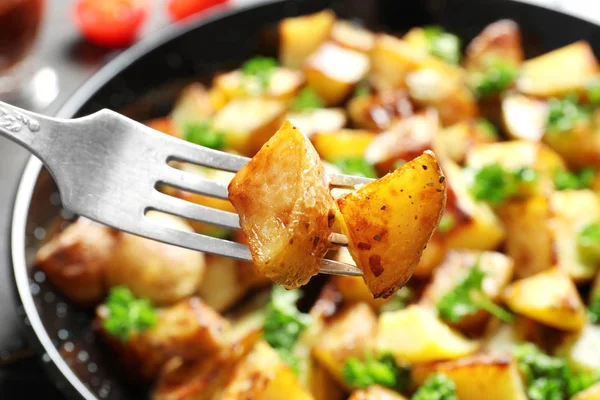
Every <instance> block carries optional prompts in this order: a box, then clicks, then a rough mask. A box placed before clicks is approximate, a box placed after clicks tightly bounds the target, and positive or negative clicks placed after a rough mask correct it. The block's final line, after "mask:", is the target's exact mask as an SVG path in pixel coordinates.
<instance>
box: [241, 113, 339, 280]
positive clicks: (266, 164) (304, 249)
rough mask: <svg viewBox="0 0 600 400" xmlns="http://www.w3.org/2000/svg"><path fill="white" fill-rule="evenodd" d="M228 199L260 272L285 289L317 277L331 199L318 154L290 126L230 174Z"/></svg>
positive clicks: (326, 245)
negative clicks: (238, 217)
mask: <svg viewBox="0 0 600 400" xmlns="http://www.w3.org/2000/svg"><path fill="white" fill-rule="evenodd" d="M229 200H230V201H231V203H232V204H233V206H234V207H235V208H236V210H237V211H238V213H239V214H240V225H241V227H242V231H243V232H244V234H245V235H246V237H247V238H248V245H249V247H250V251H251V252H252V257H253V259H254V262H255V264H256V265H257V267H258V270H259V271H260V272H261V273H262V274H264V275H265V276H267V277H268V278H270V279H273V280H274V281H275V282H277V283H279V284H281V285H283V286H285V287H286V288H297V287H299V286H302V285H304V284H306V282H308V280H309V279H310V278H311V277H312V276H313V275H315V274H317V272H318V270H319V264H320V262H321V259H322V258H323V256H324V255H325V253H326V252H327V250H328V240H327V239H328V237H329V234H330V227H329V218H328V217H329V214H330V212H331V206H332V198H331V195H330V194H329V187H328V184H327V182H326V176H325V171H324V170H323V165H322V164H321V161H320V159H319V155H318V154H317V152H316V151H315V149H314V147H313V146H312V144H310V141H309V140H308V138H307V137H306V136H304V135H302V133H300V132H299V131H298V129H296V128H295V127H294V126H293V125H292V124H291V123H289V122H285V123H284V124H283V125H282V127H281V128H280V129H279V131H277V133H276V134H275V135H274V136H273V137H272V138H271V139H270V140H269V141H268V142H267V143H266V144H265V145H264V146H263V148H262V149H261V150H260V151H259V152H258V153H257V154H256V156H255V157H254V158H253V159H252V160H250V162H249V163H248V164H246V165H245V166H244V167H243V168H242V169H241V170H240V171H239V172H238V173H237V174H236V175H235V177H234V178H233V180H232V181H231V183H230V184H229Z"/></svg>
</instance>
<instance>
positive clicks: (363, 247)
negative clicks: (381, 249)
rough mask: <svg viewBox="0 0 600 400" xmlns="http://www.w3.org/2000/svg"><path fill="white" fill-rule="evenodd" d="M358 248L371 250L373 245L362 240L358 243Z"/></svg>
mask: <svg viewBox="0 0 600 400" xmlns="http://www.w3.org/2000/svg"><path fill="white" fill-rule="evenodd" d="M358 248H359V249H361V250H371V245H370V244H369V243H365V242H360V243H358Z"/></svg>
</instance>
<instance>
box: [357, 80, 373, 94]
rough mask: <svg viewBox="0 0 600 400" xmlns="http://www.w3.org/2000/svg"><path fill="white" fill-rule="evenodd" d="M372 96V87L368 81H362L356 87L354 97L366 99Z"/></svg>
mask: <svg viewBox="0 0 600 400" xmlns="http://www.w3.org/2000/svg"><path fill="white" fill-rule="evenodd" d="M370 95H371V87H370V86H369V83H368V82H367V81H360V82H358V83H357V84H356V86H355V87H354V94H353V97H364V96H370Z"/></svg>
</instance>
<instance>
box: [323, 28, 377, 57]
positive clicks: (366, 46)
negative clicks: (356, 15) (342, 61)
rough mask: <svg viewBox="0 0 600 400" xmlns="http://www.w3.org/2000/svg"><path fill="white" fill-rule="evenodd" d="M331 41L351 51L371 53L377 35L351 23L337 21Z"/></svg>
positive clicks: (332, 29) (332, 31)
mask: <svg viewBox="0 0 600 400" xmlns="http://www.w3.org/2000/svg"><path fill="white" fill-rule="evenodd" d="M330 39H331V40H332V41H334V42H335V43H337V44H338V45H340V46H342V47H345V48H347V49H350V50H355V51H360V52H361V53H369V52H370V51H371V49H372V48H373V45H374V43H375V34H374V33H373V32H370V31H369V30H367V29H365V28H362V27H360V26H358V25H356V24H353V23H352V22H349V21H336V23H335V24H333V27H332V28H331V37H330Z"/></svg>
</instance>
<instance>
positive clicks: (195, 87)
mask: <svg viewBox="0 0 600 400" xmlns="http://www.w3.org/2000/svg"><path fill="white" fill-rule="evenodd" d="M211 97H212V96H211V94H210V92H209V91H207V90H206V89H205V88H204V86H202V85H201V84H199V83H193V84H191V85H188V86H186V87H185V88H184V89H183V91H182V92H181V94H180V95H179V99H178V100H177V103H176V104H175V107H174V108H173V111H171V119H172V121H173V124H174V128H175V132H176V136H177V137H183V135H184V134H185V129H186V126H187V125H188V124H190V123H197V122H204V121H206V120H207V119H209V118H210V117H211V116H212V115H213V114H214V113H215V111H216V107H215V105H216V104H214V100H213V99H212V98H211Z"/></svg>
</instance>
